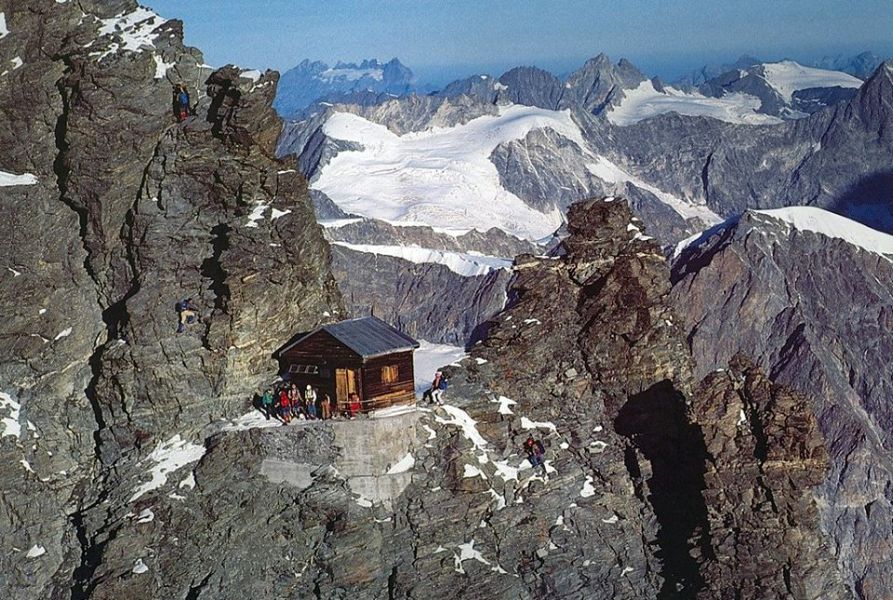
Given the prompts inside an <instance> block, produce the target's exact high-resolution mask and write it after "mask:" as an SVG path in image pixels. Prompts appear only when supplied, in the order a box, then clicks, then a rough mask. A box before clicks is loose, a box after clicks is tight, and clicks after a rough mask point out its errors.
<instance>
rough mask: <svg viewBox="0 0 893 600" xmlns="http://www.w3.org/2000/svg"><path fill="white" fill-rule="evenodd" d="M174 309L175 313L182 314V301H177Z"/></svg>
mask: <svg viewBox="0 0 893 600" xmlns="http://www.w3.org/2000/svg"><path fill="white" fill-rule="evenodd" d="M176 308H177V312H183V301H182V300H177V304H176Z"/></svg>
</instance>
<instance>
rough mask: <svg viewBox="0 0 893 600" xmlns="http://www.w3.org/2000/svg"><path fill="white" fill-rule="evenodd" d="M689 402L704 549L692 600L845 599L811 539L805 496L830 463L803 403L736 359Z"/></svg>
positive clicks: (830, 564)
mask: <svg viewBox="0 0 893 600" xmlns="http://www.w3.org/2000/svg"><path fill="white" fill-rule="evenodd" d="M696 395H697V398H698V400H697V402H696V403H695V405H694V410H693V411H692V412H693V418H694V421H695V422H696V423H697V425H698V427H700V429H701V431H702V432H703V436H704V445H705V450H706V453H707V462H706V465H707V468H706V472H705V474H704V483H705V486H706V489H705V491H704V499H705V501H706V504H707V508H708V521H709V524H710V545H711V547H712V552H711V553H710V554H709V555H708V556H707V557H705V558H708V560H707V562H706V566H705V568H704V569H703V579H704V582H705V589H704V590H703V591H701V592H700V593H699V594H698V597H700V598H732V597H739V598H791V597H793V598H849V597H851V594H850V593H849V591H848V590H847V589H846V587H845V586H844V585H843V583H842V579H841V577H840V576H839V575H837V573H836V569H835V564H834V559H833V557H832V553H831V551H830V549H829V547H828V543H827V542H825V541H824V540H823V539H822V537H821V536H819V535H816V534H817V532H818V529H819V517H818V510H817V507H816V503H815V501H814V500H813V498H812V496H811V490H812V488H814V487H816V486H817V485H819V484H820V483H821V482H822V480H823V479H824V477H825V475H826V473H827V471H828V454H827V451H826V450H825V447H824V444H823V439H822V435H821V433H820V432H819V430H818V426H817V424H816V420H815V419H814V418H813V417H812V415H811V414H810V406H809V404H810V403H809V400H808V399H807V398H806V397H805V396H803V395H802V394H799V393H796V392H794V391H792V390H790V389H787V388H784V387H782V386H779V385H775V384H773V383H772V382H770V381H769V379H767V378H766V377H765V375H763V373H761V372H760V371H759V369H757V368H755V367H754V366H753V365H752V364H750V363H748V361H747V360H746V359H743V358H742V357H740V356H736V357H735V358H733V359H732V363H731V365H730V368H729V369H728V370H726V371H721V372H714V373H712V374H710V375H708V376H707V378H706V379H705V380H704V381H703V382H702V383H701V385H700V387H699V389H698V391H697V394H696ZM755 573H759V574H760V575H759V576H757V577H755V576H754V574H755Z"/></svg>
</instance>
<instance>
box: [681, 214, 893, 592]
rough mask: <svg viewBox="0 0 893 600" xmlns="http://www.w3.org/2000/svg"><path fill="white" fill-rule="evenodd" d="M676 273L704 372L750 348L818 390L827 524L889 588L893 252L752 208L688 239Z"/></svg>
mask: <svg viewBox="0 0 893 600" xmlns="http://www.w3.org/2000/svg"><path fill="white" fill-rule="evenodd" d="M833 216H834V215H830V216H826V217H824V218H823V219H822V220H823V221H825V222H827V221H828V219H829V218H830V217H833ZM838 219H839V217H838ZM855 226H856V225H855V224H852V226H851V228H852V227H855ZM856 231H857V232H858V231H859V230H858V229H857V230H856ZM866 231H869V230H866ZM840 234H841V235H845V234H847V231H846V230H841V232H840ZM877 235H880V234H877V233H875V236H877ZM838 237H840V236H838ZM870 237H871V236H870V235H867V234H865V233H864V232H863V233H857V237H856V238H854V239H858V241H859V242H864V241H866V240H868V239H869V238H870ZM674 281H675V284H674V290H673V302H674V304H675V306H676V307H677V310H678V312H679V314H680V316H681V317H682V318H683V319H684V326H685V328H686V330H687V331H688V341H689V344H690V347H691V349H692V352H693V355H694V358H695V361H696V363H697V372H698V373H699V374H703V373H706V372H707V371H709V370H711V369H714V368H717V367H721V366H724V365H725V364H726V363H727V362H728V361H729V359H730V358H731V357H732V356H734V355H735V354H736V353H738V352H745V353H746V354H747V355H748V356H751V357H752V358H753V359H754V360H755V361H756V363H757V364H758V365H759V366H760V367H761V368H762V369H764V370H765V371H766V372H767V373H768V374H769V375H770V376H771V377H772V378H773V379H774V380H776V381H778V382H780V383H783V384H785V385H788V386H790V387H792V388H794V389H797V390H799V391H801V392H803V393H805V394H807V395H808V396H809V397H810V398H811V399H812V402H813V405H812V407H813V411H814V414H815V416H816V418H817V419H818V422H819V425H820V427H821V429H822V432H823V434H824V435H825V438H826V439H827V440H828V448H829V453H830V461H831V471H830V473H829V475H828V477H827V479H826V480H825V481H824V483H823V484H822V486H821V487H820V488H818V489H817V493H816V495H817V498H818V499H819V506H820V510H821V518H822V525H823V527H824V529H825V530H826V531H827V532H828V533H829V535H830V536H831V538H832V539H833V540H834V543H835V546H836V547H835V553H836V555H837V557H838V561H839V564H840V566H841V568H842V571H843V573H844V574H845V577H846V579H847V581H848V582H849V583H850V585H851V586H852V588H853V590H854V591H855V592H856V593H857V594H858V596H859V597H860V598H883V597H885V596H886V594H887V590H889V589H890V586H891V585H893V582H891V581H890V573H891V569H890V560H891V556H893V547H891V545H890V539H889V535H888V532H887V529H888V527H887V526H888V525H889V523H890V519H891V514H893V513H891V511H893V508H891V506H893V497H891V495H890V489H891V485H890V481H891V473H893V468H891V456H890V450H889V447H890V433H889V432H890V431H891V418H893V415H891V411H890V409H889V403H888V401H887V399H888V398H889V397H890V394H891V393H893V390H891V388H890V386H891V378H890V370H889V364H888V361H887V357H888V356H889V355H890V353H891V352H893V348H891V347H890V343H891V340H893V336H891V331H893V329H891V327H893V321H891V315H893V288H891V282H893V267H891V263H890V261H889V260H888V259H886V258H884V257H883V256H881V255H879V254H878V253H876V252H872V251H869V250H866V249H863V248H860V247H859V246H858V245H856V244H854V243H851V242H847V241H845V240H844V239H834V238H832V237H828V236H826V235H823V234H819V233H814V232H812V231H809V230H804V229H802V228H799V227H796V226H791V225H790V224H789V223H787V222H786V221H785V220H784V219H783V218H779V217H773V216H772V215H771V213H770V214H763V213H756V212H748V213H745V215H743V216H742V217H741V218H740V219H739V220H737V221H733V222H730V223H727V224H726V225H725V226H723V227H720V228H717V229H716V230H714V231H713V232H710V233H707V234H705V235H704V236H703V238H702V239H701V240H699V241H697V242H696V243H693V244H692V246H690V247H689V248H688V249H687V250H685V251H684V252H683V253H682V255H681V256H680V258H679V259H678V260H677V262H676V263H675V264H674Z"/></svg>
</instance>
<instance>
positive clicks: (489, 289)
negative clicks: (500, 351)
mask: <svg viewBox="0 0 893 600" xmlns="http://www.w3.org/2000/svg"><path fill="white" fill-rule="evenodd" d="M332 256H333V263H332V273H333V275H334V277H335V280H336V281H337V282H338V286H339V289H340V290H341V293H342V295H343V297H344V303H345V306H346V308H347V311H348V313H349V314H350V315H352V316H354V317H360V316H366V315H370V314H374V315H375V316H377V317H379V318H381V319H384V320H385V321H387V322H388V323H391V324H392V325H394V326H395V327H398V328H399V329H400V330H402V331H404V332H406V333H408V334H409V335H412V336H413V337H415V338H417V339H424V340H428V341H431V342H438V343H443V344H452V345H457V346H465V344H466V343H470V342H474V341H476V340H477V339H479V338H480V337H481V335H482V333H483V332H484V331H485V323H486V322H487V321H488V320H489V319H491V318H492V317H493V316H495V315H496V314H497V313H499V312H500V311H501V310H502V309H503V308H504V307H505V303H506V300H507V289H508V285H509V281H510V280H511V277H512V274H511V272H510V271H508V270H505V269H495V270H492V271H490V272H488V273H486V274H483V275H474V276H465V275H460V274H458V273H455V272H454V271H451V270H450V269H449V268H448V267H446V266H445V265H442V264H437V263H431V262H428V263H413V262H410V261H407V260H402V259H400V258H396V257H392V256H385V255H380V254H373V253H370V252H358V251H356V250H352V249H350V248H345V247H342V246H337V245H336V246H334V247H333V253H332Z"/></svg>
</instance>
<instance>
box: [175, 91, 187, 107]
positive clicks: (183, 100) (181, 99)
mask: <svg viewBox="0 0 893 600" xmlns="http://www.w3.org/2000/svg"><path fill="white" fill-rule="evenodd" d="M177 100H178V101H179V102H180V104H181V105H182V106H189V94H187V93H186V92H180V95H179V96H177Z"/></svg>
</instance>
